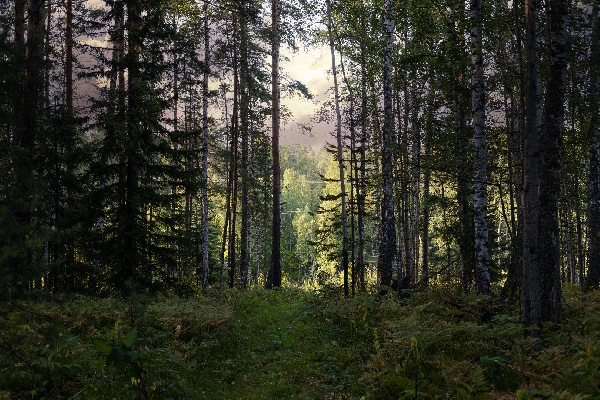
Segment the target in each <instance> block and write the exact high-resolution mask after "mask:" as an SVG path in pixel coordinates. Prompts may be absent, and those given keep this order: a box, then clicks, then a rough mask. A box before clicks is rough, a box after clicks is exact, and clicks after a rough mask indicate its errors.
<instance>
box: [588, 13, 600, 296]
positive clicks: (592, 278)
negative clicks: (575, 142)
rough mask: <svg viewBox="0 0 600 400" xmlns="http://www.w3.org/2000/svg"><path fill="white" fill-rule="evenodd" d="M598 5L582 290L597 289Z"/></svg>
mask: <svg viewBox="0 0 600 400" xmlns="http://www.w3.org/2000/svg"><path fill="white" fill-rule="evenodd" d="M599 12H600V7H599V6H598V3H595V4H594V8H593V10H592V14H593V17H592V18H593V28H592V57H591V63H590V64H591V78H592V79H591V85H590V117H589V121H590V122H589V127H588V135H589V136H588V137H589V148H590V150H589V151H590V163H589V168H590V170H589V177H588V186H589V192H590V200H589V204H588V229H589V232H588V237H589V243H590V245H589V252H590V253H589V261H588V272H587V275H586V277H585V289H586V290H592V289H598V285H599V283H600V129H599V124H598V112H600V94H599V93H598V92H599V88H600V26H599V24H600V22H599V19H600V16H599V15H598V13H599Z"/></svg>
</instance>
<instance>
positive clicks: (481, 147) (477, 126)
mask: <svg viewBox="0 0 600 400" xmlns="http://www.w3.org/2000/svg"><path fill="white" fill-rule="evenodd" d="M469 13H470V18H471V66H472V77H471V85H472V94H471V102H472V113H473V117H472V118H473V144H474V146H475V176H474V178H473V191H474V219H475V292H476V293H479V294H485V295H487V296H490V295H491V291H490V271H489V269H490V256H489V250H488V220H487V217H488V214H487V202H488V201H487V200H488V199H487V174H486V163H487V155H486V152H487V148H486V136H485V90H484V83H483V80H484V77H483V49H482V43H481V25H482V18H481V0H471V7H470V10H469Z"/></svg>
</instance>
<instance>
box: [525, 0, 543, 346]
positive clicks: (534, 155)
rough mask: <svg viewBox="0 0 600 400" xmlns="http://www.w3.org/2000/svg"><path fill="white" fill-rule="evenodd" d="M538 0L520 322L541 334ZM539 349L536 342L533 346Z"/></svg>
mask: <svg viewBox="0 0 600 400" xmlns="http://www.w3.org/2000/svg"><path fill="white" fill-rule="evenodd" d="M536 8H537V0H525V25H526V34H527V100H526V101H527V110H526V118H527V125H526V130H525V137H524V140H523V144H524V146H523V214H524V215H523V216H524V224H523V286H522V292H523V293H524V295H525V296H526V299H525V301H523V303H524V304H525V303H527V304H529V313H528V314H527V313H525V310H526V307H523V310H524V314H523V322H524V323H525V324H526V325H529V326H531V327H532V330H531V336H532V337H534V338H540V336H541V331H540V324H541V308H540V246H539V206H540V200H539V153H538V108H539V99H538V93H539V88H538V82H539V79H538V78H539V76H538V75H539V74H538V43H537V23H536ZM537 349H539V344H538V345H534V347H533V350H537Z"/></svg>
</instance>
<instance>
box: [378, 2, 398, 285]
mask: <svg viewBox="0 0 600 400" xmlns="http://www.w3.org/2000/svg"><path fill="white" fill-rule="evenodd" d="M392 7H393V5H392V1H391V0H385V10H384V16H383V24H384V27H385V32H386V35H387V37H386V40H387V43H386V46H385V48H384V51H383V107H384V123H383V132H382V148H381V180H382V199H381V237H380V240H379V259H378V260H377V269H378V271H379V275H380V276H381V282H380V284H381V285H388V286H389V285H391V283H392V269H393V267H394V259H395V255H396V229H395V225H396V224H395V216H394V190H393V189H394V182H393V168H394V159H393V149H392V147H393V145H394V136H395V133H394V113H393V109H392V107H393V105H392V101H393V99H392V95H393V94H392V93H393V92H392V52H393V49H394V30H395V26H394V20H393V10H392Z"/></svg>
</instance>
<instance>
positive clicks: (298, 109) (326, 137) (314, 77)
mask: <svg viewBox="0 0 600 400" xmlns="http://www.w3.org/2000/svg"><path fill="white" fill-rule="evenodd" d="M282 56H284V57H287V58H289V61H283V60H282V61H281V62H280V66H281V68H282V70H283V72H284V73H285V74H287V75H288V76H289V77H290V78H291V79H293V80H297V81H300V82H301V83H303V84H304V85H305V86H306V87H307V88H308V89H309V90H310V92H311V93H312V95H313V96H314V99H313V100H306V99H299V98H298V97H297V96H295V97H293V98H282V100H281V102H282V104H284V105H286V106H287V107H288V108H289V109H290V111H291V112H292V115H293V122H290V123H288V124H286V125H283V124H282V130H281V133H280V143H281V144H284V145H290V144H295V143H303V144H306V145H309V146H311V147H312V148H313V149H314V150H318V149H320V148H322V147H323V146H324V145H325V144H326V143H332V142H333V141H334V139H333V138H332V136H331V134H330V133H331V132H332V131H334V130H335V126H334V125H333V124H327V123H318V124H317V123H315V122H314V121H312V119H313V117H314V116H315V114H316V111H317V109H318V108H319V104H318V102H319V101H323V100H325V99H327V98H328V97H329V93H328V90H329V89H330V88H331V87H332V86H333V79H332V78H331V74H330V70H331V53H330V51H329V49H328V48H327V47H326V46H322V47H319V48H311V49H309V50H303V49H300V50H299V51H297V52H295V53H292V52H290V51H289V50H286V49H282ZM284 57H282V59H283V58H284ZM298 124H307V125H309V126H311V128H312V130H311V132H310V133H306V132H303V130H302V129H300V128H299V126H298Z"/></svg>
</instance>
